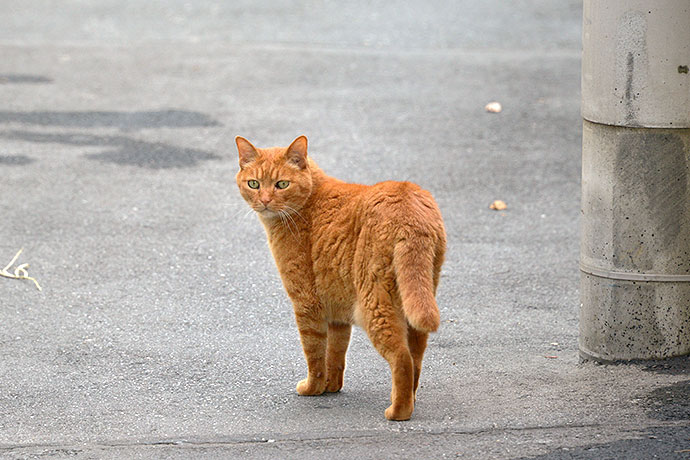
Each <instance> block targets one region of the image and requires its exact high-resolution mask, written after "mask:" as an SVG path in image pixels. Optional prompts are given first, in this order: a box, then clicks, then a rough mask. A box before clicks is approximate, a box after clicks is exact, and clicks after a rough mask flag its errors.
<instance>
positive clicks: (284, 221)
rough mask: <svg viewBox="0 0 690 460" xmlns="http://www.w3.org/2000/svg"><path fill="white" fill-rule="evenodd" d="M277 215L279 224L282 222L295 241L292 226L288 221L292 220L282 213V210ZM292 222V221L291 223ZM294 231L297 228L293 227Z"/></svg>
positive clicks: (285, 213) (295, 236)
mask: <svg viewBox="0 0 690 460" xmlns="http://www.w3.org/2000/svg"><path fill="white" fill-rule="evenodd" d="M278 215H279V216H280V220H281V222H283V225H284V226H285V227H287V229H288V230H289V231H290V234H291V235H292V236H293V237H294V238H295V240H297V235H296V234H295V232H293V231H292V226H290V221H289V220H288V219H290V220H291V219H292V218H291V217H290V215H289V214H288V213H287V212H285V211H283V210H282V209H281V210H279V211H278ZM293 222H294V221H293ZM295 230H297V226H296V225H295Z"/></svg>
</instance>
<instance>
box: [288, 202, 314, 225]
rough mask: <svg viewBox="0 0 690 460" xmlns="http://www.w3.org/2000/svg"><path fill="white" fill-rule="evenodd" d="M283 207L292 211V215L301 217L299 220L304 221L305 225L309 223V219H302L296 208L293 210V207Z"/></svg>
mask: <svg viewBox="0 0 690 460" xmlns="http://www.w3.org/2000/svg"><path fill="white" fill-rule="evenodd" d="M283 207H285V208H286V209H288V210H289V211H291V213H292V214H296V215H297V216H299V218H300V219H302V221H303V222H304V223H305V224H307V223H308V222H307V219H305V218H304V217H302V214H300V213H299V211H297V210H296V209H295V208H293V207H292V206H288V205H283Z"/></svg>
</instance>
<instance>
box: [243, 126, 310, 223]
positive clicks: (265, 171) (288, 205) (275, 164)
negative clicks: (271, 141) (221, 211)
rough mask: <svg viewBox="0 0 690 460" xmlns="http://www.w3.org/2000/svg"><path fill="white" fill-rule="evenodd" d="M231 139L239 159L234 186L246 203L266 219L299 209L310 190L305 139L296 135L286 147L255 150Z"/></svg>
mask: <svg viewBox="0 0 690 460" xmlns="http://www.w3.org/2000/svg"><path fill="white" fill-rule="evenodd" d="M235 142H236V143H237V150H238V152H239V160H240V171H239V172H238V173H237V176H236V180H237V186H238V187H239V189H240V194H241V195H242V198H244V199H245V201H246V202H247V203H248V204H249V206H251V208H252V209H254V211H256V212H257V213H258V214H259V215H260V216H261V217H262V218H269V219H270V218H275V217H279V216H280V214H283V213H288V214H291V213H297V212H299V211H300V210H301V209H302V207H304V204H305V203H306V202H307V199H309V196H310V195H311V191H312V176H311V171H310V168H309V166H310V165H309V164H310V161H309V160H308V159H307V138H306V137H304V136H300V137H298V138H297V139H295V140H294V141H292V144H290V146H289V147H287V148H286V147H272V148H267V149H259V148H256V147H254V146H253V145H252V143H251V142H249V141H248V140H247V139H245V138H243V137H239V136H238V137H236V138H235Z"/></svg>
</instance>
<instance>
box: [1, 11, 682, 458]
mask: <svg viewBox="0 0 690 460" xmlns="http://www.w3.org/2000/svg"><path fill="white" fill-rule="evenodd" d="M0 9H1V10H2V12H3V13H2V15H0V57H1V58H0V268H2V266H4V265H5V263H7V262H9V261H10V259H12V257H13V256H14V254H15V253H16V252H17V251H18V250H19V249H20V248H22V247H23V248H24V252H23V253H22V254H21V256H20V258H19V260H18V261H17V262H16V265H20V264H23V263H29V264H30V266H29V268H28V272H29V274H30V275H31V276H33V277H35V278H36V279H37V280H38V282H39V283H40V285H41V287H42V288H43V290H42V291H38V290H37V289H36V288H35V286H34V285H33V283H32V282H31V281H28V280H23V281H20V280H12V279H6V278H0V357H1V359H0V458H2V459H33V458H58V459H59V458H76V459H91V458H105V459H119V458H145V459H152V458H166V459H168V458H171V459H178V458H179V459H185V458H212V459H213V458H234V457H245V458H246V457H250V458H297V457H299V458H323V457H329V458H334V459H336V458H487V459H492V458H500V459H517V458H540V459H585V458H598V459H602V458H645V459H647V458H664V459H672V458H679V459H687V458H690V376H689V375H690V360H688V359H686V358H677V359H674V360H670V361H664V362H657V363H638V364H632V365H598V364H594V363H580V362H579V358H578V352H577V334H578V308H579V299H578V285H579V271H578V256H579V249H578V224H579V209H580V202H579V200H580V156H581V132H582V131H581V117H580V112H579V108H580V91H579V87H580V54H581V41H580V35H581V16H582V14H581V4H580V2H579V1H574V0H557V1H555V0H548V1H547V0H536V1H526V0H525V1H513V2H505V1H499V0H487V1H484V2H474V1H469V0H461V1H460V0H455V1H450V0H449V1H441V0H434V1H415V2H412V1H410V2H378V1H373V2H362V1H353V2H336V1H305V2H289V1H282V0H271V1H268V0H265V1H264V0H260V1H249V0H242V1H236V2H214V1H210V0H198V1H194V2H191V1H188V2H185V1H180V0H172V1H165V2H164V1H162V0H159V1H158V0H157V1H147V2H138V1H114V0H111V1H78V0H65V1H61V2H49V1H45V0H44V1H39V0H9V1H8V0H4V1H0ZM491 101H500V102H501V103H502V104H503V111H502V112H501V113H487V112H485V110H484V106H485V104H486V103H488V102H491ZM300 134H305V135H307V136H308V137H309V139H310V154H311V155H312V157H313V158H315V159H316V160H317V162H318V163H319V164H320V165H321V167H322V168H323V169H324V170H325V171H326V172H327V173H329V174H331V175H334V176H336V177H339V178H341V179H344V180H348V181H353V182H360V183H374V182H377V181H381V180H386V179H398V180H411V181H414V182H417V183H419V184H420V185H422V186H423V187H424V188H426V189H428V190H430V191H431V192H432V193H433V194H434V196H435V197H436V199H437V201H438V203H439V205H440V207H441V210H442V212H443V214H444V218H445V222H446V226H447V230H448V236H449V244H448V257H447V262H446V264H445V266H444V270H443V276H442V282H441V286H440V289H439V294H438V299H439V304H440V308H441V314H442V319H443V322H442V325H441V328H440V330H439V332H438V333H436V334H434V335H433V336H432V338H431V340H430V344H429V348H428V351H427V354H426V357H425V364H424V370H423V373H422V379H421V388H420V390H419V393H418V402H417V407H416V410H415V412H414V414H413V418H412V420H410V421H409V422H403V423H398V422H388V421H386V420H385V418H384V416H383V411H384V409H385V408H386V407H387V406H388V404H389V403H388V397H389V394H390V375H389V369H388V365H387V364H386V362H385V361H384V360H383V359H382V358H381V357H380V356H379V355H378V354H377V353H376V352H375V350H374V349H373V347H372V346H371V345H370V343H369V341H368V339H367V337H366V336H365V334H364V333H363V332H362V331H361V330H355V331H354V333H353V339H352V343H351V347H350V351H349V352H348V368H347V371H346V375H345V387H344V389H343V391H342V392H340V393H338V394H334V395H328V396H322V397H299V396H298V395H297V394H296V393H295V391H294V388H295V384H296V383H297V381H298V380H300V379H302V378H303V377H304V375H305V373H306V365H305V362H304V358H303V355H302V352H301V348H300V345H299V338H298V333H297V330H296V327H295V325H294V319H293V314H292V308H291V305H290V303H289V301H288V299H287V296H286V295H285V293H284V292H283V289H282V286H281V283H280V280H279V278H278V274H277V271H276V269H275V266H274V263H273V260H272V258H271V255H270V253H269V251H268V248H267V247H266V243H265V236H264V233H263V229H262V228H261V225H260V223H259V222H258V220H257V218H256V217H255V216H253V215H251V213H250V212H249V208H248V207H247V206H246V204H245V203H244V202H243V201H242V200H241V198H240V196H239V194H238V192H237V189H236V185H235V183H234V175H235V173H236V170H237V159H236V151H235V147H234V143H233V138H234V137H235V136H236V135H242V136H245V137H247V138H248V139H250V140H252V142H254V143H255V144H256V145H258V146H270V145H287V144H288V143H289V142H290V141H291V140H292V139H294V138H295V137H297V136H298V135H300ZM496 199H501V200H504V201H505V202H506V203H507V205H508V208H507V209H506V210H505V211H501V212H496V211H492V210H489V205H490V204H491V202H492V201H493V200H496Z"/></svg>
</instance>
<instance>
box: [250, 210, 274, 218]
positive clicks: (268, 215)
mask: <svg viewBox="0 0 690 460" xmlns="http://www.w3.org/2000/svg"><path fill="white" fill-rule="evenodd" d="M256 214H257V215H258V216H259V217H261V218H262V219H276V218H277V217H278V216H279V214H278V213H277V212H275V211H271V210H270V209H263V210H261V211H256Z"/></svg>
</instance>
